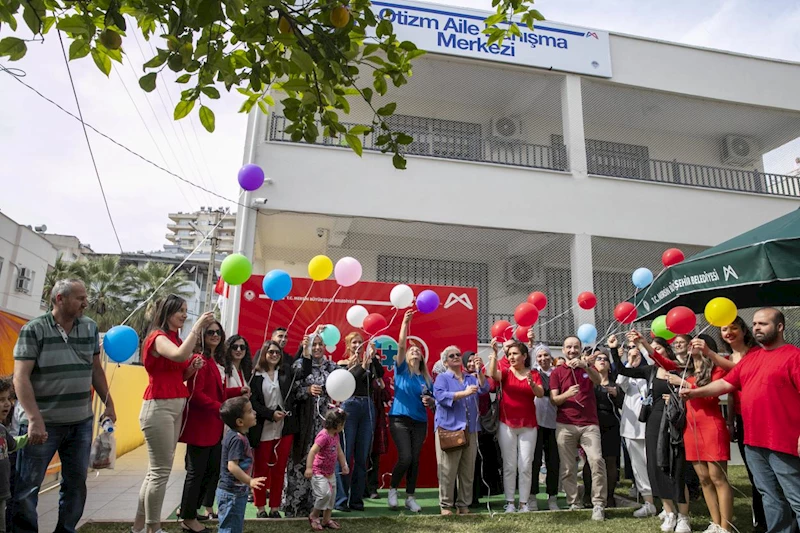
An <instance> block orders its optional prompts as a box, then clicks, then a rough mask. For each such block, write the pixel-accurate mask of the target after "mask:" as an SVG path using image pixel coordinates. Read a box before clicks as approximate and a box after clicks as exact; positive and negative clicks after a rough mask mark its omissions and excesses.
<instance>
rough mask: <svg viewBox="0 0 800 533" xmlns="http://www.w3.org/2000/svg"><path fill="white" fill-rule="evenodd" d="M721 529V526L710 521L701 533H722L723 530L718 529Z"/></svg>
mask: <svg viewBox="0 0 800 533" xmlns="http://www.w3.org/2000/svg"><path fill="white" fill-rule="evenodd" d="M721 529H722V528H721V527H719V526H718V525H717V524H715V523H714V522H711V523H710V524H708V527H707V528H706V530H705V531H703V533H722V531H724V530H722V531H720V530H721Z"/></svg>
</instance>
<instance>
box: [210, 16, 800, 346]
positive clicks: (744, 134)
mask: <svg viewBox="0 0 800 533" xmlns="http://www.w3.org/2000/svg"><path fill="white" fill-rule="evenodd" d="M374 4H375V5H376V6H377V8H378V9H384V8H383V7H381V5H382V2H374ZM386 5H388V4H386ZM392 5H394V6H396V5H398V3H397V2H395V3H394V4H392ZM402 5H404V6H407V8H406V9H404V10H399V9H397V8H396V7H395V8H394V10H395V11H397V12H396V13H389V14H390V15H391V16H392V17H393V18H394V19H395V21H394V27H395V31H396V32H397V34H398V36H399V38H400V39H401V40H403V39H409V40H413V41H414V42H416V43H417V45H418V46H420V47H421V48H424V49H426V50H428V51H429V52H430V53H429V54H427V55H425V56H423V57H421V58H419V59H417V60H415V62H414V74H413V77H412V78H411V79H410V80H409V83H408V84H407V85H404V86H403V87H400V88H394V87H392V86H391V83H390V90H389V93H388V95H387V97H386V98H383V99H378V98H376V99H375V102H374V103H375V107H376V108H377V107H379V106H381V105H384V104H385V103H388V102H390V101H394V102H397V110H396V113H397V115H396V116H394V117H392V119H391V124H392V126H393V127H394V128H395V129H398V130H401V131H404V132H407V133H410V134H411V135H413V137H414V142H413V143H412V144H411V145H409V146H408V149H407V158H408V169H407V170H405V171H398V170H395V169H393V167H392V161H391V157H390V156H389V155H384V154H381V153H380V152H379V151H376V150H375V144H374V137H373V135H371V134H369V135H365V136H364V138H363V144H364V155H363V157H362V158H360V159H359V158H358V157H356V156H355V155H354V154H353V153H352V152H351V151H350V150H349V149H347V148H343V147H341V146H340V145H341V144H342V143H341V142H340V141H339V140H338V139H337V140H333V139H319V141H318V143H317V144H316V145H308V144H303V143H294V142H291V140H290V138H289V136H288V135H286V134H284V133H283V128H284V125H285V124H286V121H285V119H284V118H283V114H282V111H281V109H280V107H278V108H277V109H275V111H274V112H273V113H272V114H271V115H269V116H264V115H262V114H260V113H254V114H252V115H251V119H250V122H249V125H248V128H249V130H248V145H247V147H246V151H245V154H246V157H245V159H246V161H252V162H254V163H256V164H258V165H260V166H261V167H262V168H264V170H265V171H266V173H267V175H268V176H269V177H270V178H271V180H268V181H267V182H266V183H265V185H264V186H262V187H261V189H260V190H258V191H255V192H253V193H246V194H245V195H244V203H246V204H247V205H252V206H253V207H254V209H241V210H239V214H238V217H237V227H236V245H235V250H236V251H241V252H243V253H245V254H246V255H248V256H249V257H252V258H253V262H254V272H255V273H261V274H263V273H265V272H267V271H268V270H270V269H273V268H283V269H285V270H287V271H288V272H290V273H291V274H292V275H296V276H307V273H306V264H307V262H308V260H309V259H310V258H311V257H312V256H314V255H315V254H318V253H326V254H327V255H329V256H330V257H331V258H332V259H334V261H335V260H337V259H338V258H340V257H343V256H348V255H350V256H353V257H356V258H358V259H359V260H360V262H361V264H362V265H363V267H364V277H363V279H366V280H376V281H387V282H411V283H432V284H442V285H467V286H473V287H477V288H478V291H479V300H480V301H479V303H478V307H479V324H478V326H479V338H480V339H481V341H483V342H485V341H486V340H487V339H488V328H489V325H490V324H491V323H492V322H493V321H494V320H496V319H498V318H500V317H504V318H506V317H508V316H509V315H510V314H511V313H513V310H514V307H515V306H516V305H517V304H518V303H519V302H521V301H523V300H524V298H525V295H527V294H528V293H529V292H530V291H531V290H542V291H544V292H545V294H546V295H547V296H548V298H549V304H548V307H547V308H546V309H545V312H544V313H543V315H542V316H541V318H540V319H539V322H538V324H537V326H536V327H537V328H538V329H536V331H537V335H538V337H539V338H540V339H544V340H547V341H550V342H557V343H559V344H560V340H561V339H562V338H563V336H564V335H566V334H568V333H572V332H573V331H574V330H575V327H576V325H577V324H580V323H583V322H594V323H595V324H596V325H597V328H598V330H600V331H601V332H602V331H603V330H605V329H606V326H608V325H609V324H610V323H611V321H612V320H613V315H612V310H613V307H614V305H615V304H616V303H618V302H620V301H622V300H623V299H625V298H628V297H630V296H632V294H633V290H634V288H633V286H632V284H631V278H630V276H631V273H632V272H633V270H635V269H636V268H637V267H642V266H644V267H648V268H650V269H651V270H652V271H653V272H654V273H658V272H659V271H660V269H661V268H662V267H661V261H660V259H661V253H662V252H663V251H664V250H665V249H666V248H669V247H673V246H676V247H678V248H681V249H682V250H683V251H684V253H685V254H686V256H687V257H688V256H690V255H692V254H694V253H696V252H698V251H700V250H702V249H704V248H706V247H709V246H712V245H715V244H718V243H720V242H722V241H724V240H726V239H728V238H730V237H733V236H735V235H736V234H739V233H741V232H744V231H746V230H748V229H751V228H753V227H755V226H757V225H759V224H762V223H764V222H767V221H768V220H771V219H773V218H776V217H778V216H780V215H782V214H784V213H787V212H789V211H790V210H792V209H796V208H798V206H800V178H798V177H792V176H783V175H777V174H771V173H769V171H770V170H771V169H765V168H764V165H763V162H762V155H763V154H765V153H767V152H769V151H771V150H773V149H775V148H778V147H780V146H782V145H784V144H786V143H788V142H790V141H793V140H795V139H797V138H798V137H800V99H798V98H797V90H796V87H797V86H798V85H799V84H800V64H794V63H788V62H784V61H774V60H769V59H763V58H756V57H749V56H744V55H739V54H733V53H729V52H724V51H717V50H709V49H702V48H694V47H689V46H684V45H679V44H673V43H666V42H661V41H655V40H652V39H647V38H641V37H632V36H628V35H619V34H608V33H605V32H602V31H596V30H587V29H581V28H575V27H570V26H566V25H561V24H555V23H551V22H547V23H544V22H543V23H541V24H540V25H539V26H538V27H537V30H536V32H535V35H536V37H535V38H534V37H533V36H529V33H530V32H528V31H527V30H525V34H526V37H525V38H524V39H520V40H516V41H512V42H507V43H506V44H505V45H504V46H509V47H511V50H512V52H513V53H514V54H515V55H514V56H510V55H505V56H502V55H495V54H493V53H492V49H491V48H489V49H487V48H485V47H484V46H483V45H482V44H481V42H480V41H481V39H482V38H483V37H482V36H481V35H480V34H479V32H478V31H477V30H475V31H474V32H473V31H472V29H471V26H476V25H477V24H479V21H481V20H483V18H484V17H485V16H486V13H481V12H475V11H471V10H467V9H462V8H453V7H443V6H435V5H430V4H428V5H425V4H412V3H410V2H407V1H403V2H402ZM386 9H388V8H386ZM401 11H402V13H401ZM401 14H402V16H401ZM411 21H417V22H418V23H419V24H417V27H414V28H412V27H410V26H411V24H412V22H411ZM420 21H423V22H424V23H422V22H420ZM419 26H422V27H419ZM453 28H460V30H463V31H461V32H460V33H457V31H458V30H454V29H453ZM476 28H477V26H476ZM473 41H474V42H473ZM534 45H536V46H534ZM494 51H497V52H499V53H502V49H495V50H494ZM512 52H510V53H512ZM480 58H484V60H481V59H480ZM370 80H371V77H368V76H365V83H369V82H370ZM275 96H276V98H275V99H276V100H280V98H281V96H282V95H275ZM351 106H352V112H351V114H350V115H348V116H346V117H344V120H346V121H348V122H350V123H363V124H370V123H371V122H372V119H373V114H372V112H371V111H370V110H369V109H367V108H366V106H365V105H364V104H363V102H358V101H357V100H356V99H353V100H351ZM787 170H788V169H787ZM257 199H258V201H257ZM264 199H266V200H267V202H265V201H264ZM258 210H260V211H261V212H262V213H265V214H268V215H270V216H256V214H257V211H258ZM587 290H589V291H594V292H595V293H596V295H597V297H598V301H599V304H598V306H597V308H595V310H593V311H583V310H581V309H575V310H574V312H573V313H571V314H570V313H566V314H565V316H564V317H563V318H560V319H557V320H553V321H552V322H550V323H548V324H545V323H546V322H547V321H548V320H550V319H551V318H552V317H554V316H556V315H558V314H560V313H563V312H565V311H567V310H568V309H569V308H571V307H573V306H574V304H575V299H576V296H577V294H578V293H580V292H582V291H587ZM231 298H232V302H231V304H232V305H231V308H238V301H239V300H238V298H239V290H238V289H237V288H234V290H232V291H231ZM226 320H227V323H226V330H227V331H235V330H236V326H237V317H236V316H234V315H232V316H229V317H226Z"/></svg>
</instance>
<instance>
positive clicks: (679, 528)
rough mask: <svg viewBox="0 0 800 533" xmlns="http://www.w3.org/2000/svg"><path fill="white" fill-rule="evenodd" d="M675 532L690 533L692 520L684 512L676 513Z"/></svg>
mask: <svg viewBox="0 0 800 533" xmlns="http://www.w3.org/2000/svg"><path fill="white" fill-rule="evenodd" d="M675 533H692V522H691V520H689V517H688V516H686V515H685V514H679V515H678V522H677V524H676V525H675Z"/></svg>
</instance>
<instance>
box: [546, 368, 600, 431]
mask: <svg viewBox="0 0 800 533" xmlns="http://www.w3.org/2000/svg"><path fill="white" fill-rule="evenodd" d="M573 385H578V386H579V387H580V390H579V391H578V394H576V395H575V396H573V397H572V398H568V399H567V401H565V402H564V403H562V404H561V405H560V406H558V414H557V415H556V422H557V423H559V424H571V425H573V426H581V427H583V426H599V425H600V422H599V421H598V419H597V399H596V398H595V396H594V383H592V380H591V378H589V372H587V371H586V369H584V368H576V369H574V370H573V369H572V368H570V367H568V366H567V365H561V366H557V367H556V368H555V369H554V370H553V373H552V374H550V390H554V389H558V393H559V394H564V393H565V392H567V389H569V388H570V387H571V386H573Z"/></svg>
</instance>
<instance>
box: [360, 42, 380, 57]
mask: <svg viewBox="0 0 800 533" xmlns="http://www.w3.org/2000/svg"><path fill="white" fill-rule="evenodd" d="M379 48H380V45H379V44H375V43H371V44H368V45H367V46H365V47H364V51H363V52H361V55H362V56H364V57H367V56H371V55H372V54H374V53H375V52H377V51H378V49H379Z"/></svg>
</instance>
